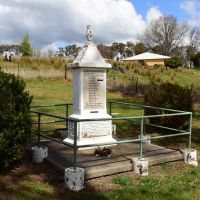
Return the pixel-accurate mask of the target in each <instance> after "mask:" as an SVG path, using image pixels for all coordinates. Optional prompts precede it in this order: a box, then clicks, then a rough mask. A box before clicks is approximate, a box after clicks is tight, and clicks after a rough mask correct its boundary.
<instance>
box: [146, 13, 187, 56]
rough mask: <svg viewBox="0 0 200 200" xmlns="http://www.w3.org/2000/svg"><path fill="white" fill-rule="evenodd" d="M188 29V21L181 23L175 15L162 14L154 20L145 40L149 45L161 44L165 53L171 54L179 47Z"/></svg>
mask: <svg viewBox="0 0 200 200" xmlns="http://www.w3.org/2000/svg"><path fill="white" fill-rule="evenodd" d="M187 31H188V27H187V24H186V23H183V24H179V23H178V22H177V19H176V17H174V16H161V17H159V18H158V19H156V20H152V22H151V23H150V25H149V26H148V27H147V29H146V30H145V33H144V37H143V41H144V43H145V44H146V45H148V46H149V47H151V48H152V47H154V46H156V45H159V46H161V47H162V49H163V52H162V53H163V54H165V55H170V52H171V50H172V49H174V48H176V47H178V46H179V45H180V44H181V43H182V41H183V39H184V38H185V36H186V34H187Z"/></svg>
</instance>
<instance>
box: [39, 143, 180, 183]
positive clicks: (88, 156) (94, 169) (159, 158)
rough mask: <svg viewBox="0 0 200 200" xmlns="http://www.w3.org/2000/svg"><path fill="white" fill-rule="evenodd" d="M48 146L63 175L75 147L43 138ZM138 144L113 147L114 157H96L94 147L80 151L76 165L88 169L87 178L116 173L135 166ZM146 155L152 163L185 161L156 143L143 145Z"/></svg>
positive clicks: (49, 159) (50, 157)
mask: <svg viewBox="0 0 200 200" xmlns="http://www.w3.org/2000/svg"><path fill="white" fill-rule="evenodd" d="M42 143H43V145H46V146H48V149H49V156H48V158H46V161H47V162H48V163H49V164H51V165H52V166H53V167H55V168H56V169H57V170H58V171H59V172H61V173H63V174H64V169H65V168H68V167H72V166H73V149H71V148H69V147H66V146H64V145H62V144H59V143H56V142H53V141H48V140H47V141H44V142H42ZM139 147H140V145H139V143H132V144H119V145H114V146H112V147H111V149H112V157H111V158H104V157H96V156H95V155H94V149H89V150H78V151H77V167H82V168H84V169H85V178H86V180H87V179H92V178H96V177H100V176H105V175H111V174H116V173H120V172H125V171H130V170H132V169H133V166H132V158H133V157H139ZM143 158H145V159H147V160H148V161H149V165H156V164H160V163H164V162H170V161H176V160H182V159H183V155H182V154H181V153H180V151H176V150H172V149H166V148H164V147H161V146H158V145H154V144H143Z"/></svg>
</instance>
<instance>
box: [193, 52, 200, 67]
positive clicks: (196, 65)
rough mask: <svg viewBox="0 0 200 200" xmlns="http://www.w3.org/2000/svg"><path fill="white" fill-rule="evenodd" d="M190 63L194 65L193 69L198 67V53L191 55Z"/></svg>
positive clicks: (199, 61)
mask: <svg viewBox="0 0 200 200" xmlns="http://www.w3.org/2000/svg"><path fill="white" fill-rule="evenodd" d="M191 61H192V62H193V63H194V66H195V67H198V68H199V67H200V52H198V53H196V54H192V55H191Z"/></svg>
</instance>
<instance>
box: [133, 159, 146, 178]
mask: <svg viewBox="0 0 200 200" xmlns="http://www.w3.org/2000/svg"><path fill="white" fill-rule="evenodd" d="M148 167H149V161H148V160H145V159H143V158H142V159H140V158H133V171H134V172H135V173H136V174H140V175H141V176H148V174H149V170H148Z"/></svg>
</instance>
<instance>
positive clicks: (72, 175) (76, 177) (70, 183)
mask: <svg viewBox="0 0 200 200" xmlns="http://www.w3.org/2000/svg"><path fill="white" fill-rule="evenodd" d="M64 176H65V184H66V186H67V187H68V188H69V189H70V190H73V191H80V190H82V189H83V188H84V169H83V168H80V167H77V168H76V170H74V169H73V168H72V167H70V168H66V169H65V175H64Z"/></svg>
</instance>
